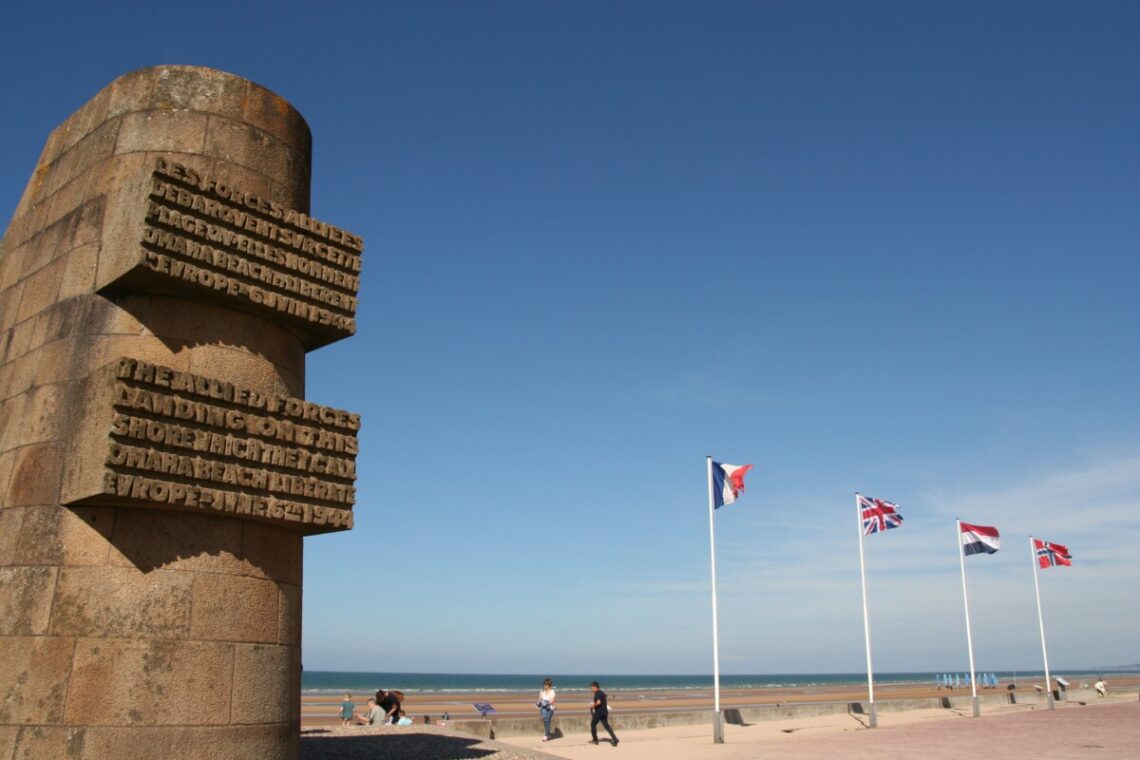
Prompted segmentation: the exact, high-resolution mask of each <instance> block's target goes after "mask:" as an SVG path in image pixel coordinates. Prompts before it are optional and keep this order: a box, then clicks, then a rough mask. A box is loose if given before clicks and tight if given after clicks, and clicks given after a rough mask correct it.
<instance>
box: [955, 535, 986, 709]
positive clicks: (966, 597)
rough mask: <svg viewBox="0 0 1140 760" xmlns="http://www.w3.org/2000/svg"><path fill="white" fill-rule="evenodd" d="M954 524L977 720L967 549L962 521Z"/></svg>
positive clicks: (976, 686)
mask: <svg viewBox="0 0 1140 760" xmlns="http://www.w3.org/2000/svg"><path fill="white" fill-rule="evenodd" d="M954 523H955V525H957V526H958V536H957V538H958V563H959V564H960V565H961V566H962V603H963V605H964V606H965V608H966V651H967V652H969V654H970V692H971V694H972V696H973V702H974V717H975V718H977V717H979V716H980V715H981V714H982V712H981V708H979V707H978V678H977V675H976V674H975V673H974V637H973V635H972V634H971V633H970V594H969V592H968V591H967V590H966V549H965V547H964V546H963V545H962V521H961V520H959V519H957V518H955V520H954Z"/></svg>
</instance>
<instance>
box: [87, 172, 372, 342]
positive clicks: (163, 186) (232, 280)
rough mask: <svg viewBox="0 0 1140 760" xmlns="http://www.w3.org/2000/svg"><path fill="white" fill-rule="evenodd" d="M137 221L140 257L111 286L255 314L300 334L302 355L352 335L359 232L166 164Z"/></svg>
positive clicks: (153, 179)
mask: <svg viewBox="0 0 1140 760" xmlns="http://www.w3.org/2000/svg"><path fill="white" fill-rule="evenodd" d="M141 216H142V218H143V224H142V226H141V231H140V233H139V239H138V240H137V241H136V244H137V248H136V250H137V251H138V253H137V255H136V256H132V257H128V258H127V260H126V261H125V262H124V264H123V266H124V267H125V270H124V271H122V272H120V273H118V275H117V276H116V277H115V278H114V279H113V280H112V281H111V282H109V283H108V287H110V288H112V289H118V290H129V291H132V292H140V291H142V292H145V291H152V292H159V293H162V292H169V293H185V294H187V295H191V296H193V297H195V298H201V299H205V300H210V301H216V302H221V303H224V304H225V305H227V306H231V307H236V308H240V309H243V310H246V311H252V312H254V313H257V314H259V315H261V316H263V317H265V318H266V319H268V320H269V321H271V322H274V323H277V324H280V325H282V326H284V327H286V328H288V329H290V330H292V331H293V332H296V333H297V334H299V335H301V337H302V339H303V340H304V342H305V345H306V348H307V349H312V348H317V347H319V346H322V345H325V344H328V343H331V342H333V341H336V340H340V339H341V338H346V337H348V336H350V335H352V334H354V333H355V332H356V306H357V293H358V291H359V289H360V254H361V252H362V251H363V249H364V241H363V240H362V239H361V238H359V237H358V236H356V235H353V234H352V233H350V232H346V231H345V230H342V229H340V228H339V227H335V226H333V225H331V224H328V223H326V222H322V221H320V220H317V219H314V218H312V217H310V216H308V215H307V214H304V213H301V212H300V211H296V210H294V209H290V208H286V207H284V206H282V205H281V204H279V203H277V202H275V201H273V200H270V199H267V198H264V197H262V196H261V195H258V194H257V193H255V192H251V191H248V190H245V189H243V188H242V187H240V186H238V185H235V184H233V183H232V182H226V181H222V180H220V179H217V178H214V177H211V176H209V175H208V174H204V173H202V172H199V171H197V170H195V169H193V168H191V167H190V166H186V165H183V164H180V163H177V162H174V161H169V160H167V159H165V158H159V159H158V160H157V161H156V163H155V168H154V171H153V172H152V174H151V177H150V183H149V186H148V187H147V189H146V197H145V208H144V210H143V211H142V214H141Z"/></svg>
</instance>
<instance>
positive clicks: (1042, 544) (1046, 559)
mask: <svg viewBox="0 0 1140 760" xmlns="http://www.w3.org/2000/svg"><path fill="white" fill-rule="evenodd" d="M1033 548H1034V549H1036V550H1037V564H1038V565H1040V566H1041V568H1042V569H1045V568H1049V567H1056V566H1057V565H1061V566H1064V567H1069V566H1070V565H1072V564H1073V555H1071V554H1069V547H1067V546H1061V545H1060V544H1051V543H1049V542H1048V541H1042V540H1041V539H1039V538H1035V539H1033Z"/></svg>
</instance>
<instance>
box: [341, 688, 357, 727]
mask: <svg viewBox="0 0 1140 760" xmlns="http://www.w3.org/2000/svg"><path fill="white" fill-rule="evenodd" d="M354 715H356V705H354V704H353V703H352V695H351V694H345V695H344V701H343V702H341V703H340V725H341V726H342V727H343V726H351V725H352V716H354Z"/></svg>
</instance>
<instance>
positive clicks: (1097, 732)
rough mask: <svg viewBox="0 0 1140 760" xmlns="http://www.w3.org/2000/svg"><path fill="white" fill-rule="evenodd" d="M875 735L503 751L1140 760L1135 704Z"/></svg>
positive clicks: (886, 728) (660, 735)
mask: <svg viewBox="0 0 1140 760" xmlns="http://www.w3.org/2000/svg"><path fill="white" fill-rule="evenodd" d="M879 725H880V727H879V728H878V729H875V730H870V729H867V728H865V727H864V726H863V725H862V724H861V723H860V722H859V721H858V720H856V718H854V717H851V716H829V717H826V718H816V719H803V720H789V721H771V722H766V723H754V724H751V725H747V726H732V725H730V726H727V727H726V730H725V743H724V744H722V745H715V744H713V743H712V728H711V726H675V727H668V728H658V729H649V730H642V731H628V732H624V733H619V734H618V736H619V738H620V739H621V743H620V744H619V746H618V747H611V746H609V745H608V744H601V745H598V746H594V745H591V744H587V743H586V740H587V739H589V736H587V735H583V734H570V735H567V736H565V737H563V738H560V739H556V740H554V741H551V742H547V743H543V742H542V741H541V737H538V738H530V737H526V738H523V737H515V738H511V739H509V740H508V741H509V742H510V743H511V744H514V745H516V746H519V747H525V748H533V749H541V751H543V752H546V753H549V754H552V755H555V756H557V757H562V758H568V759H569V760H582V759H585V758H591V759H593V758H599V757H605V758H609V757H613V758H617V757H619V756H620V757H621V758H622V760H673V758H677V759H678V760H680V759H681V758H684V760H745V758H747V759H748V760H753V759H754V758H764V757H769V758H780V760H825V759H826V760H832V759H833V758H836V757H841V758H844V760H882V759H883V758H892V760H893V759H895V758H898V759H906V758H916V759H918V758H922V759H923V760H961V757H962V756H963V754H964V753H970V754H974V755H982V756H985V757H993V758H999V759H1000V760H1019V759H1021V758H1024V759H1025V760H1030V759H1032V760H1040V759H1041V758H1042V757H1043V756H1046V755H1047V756H1049V757H1058V758H1065V760H1073V759H1074V758H1096V760H1135V758H1138V757H1140V702H1134V701H1128V702H1125V701H1120V702H1115V701H1114V702H1108V703H1100V704H1096V703H1090V704H1088V705H1084V706H1082V705H1079V704H1075V703H1067V704H1061V705H1059V706H1058V709H1057V710H1055V711H1052V712H1050V711H1049V710H1046V709H1043V708H1037V709H1033V710H1030V709H1027V708H1025V707H1016V706H1007V707H1004V708H1002V709H1000V710H992V711H990V712H988V713H984V714H983V715H982V717H981V718H977V719H974V718H971V717H968V713H966V714H963V713H962V712H959V711H951V710H917V711H913V712H909V713H886V714H883V715H880V716H879Z"/></svg>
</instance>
